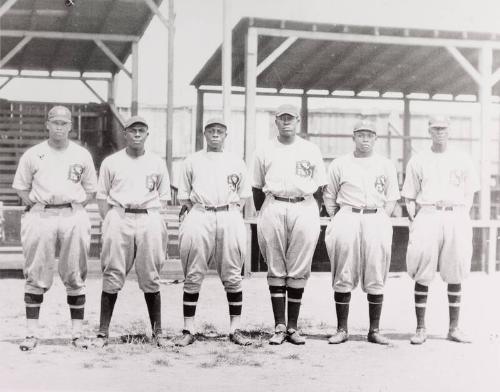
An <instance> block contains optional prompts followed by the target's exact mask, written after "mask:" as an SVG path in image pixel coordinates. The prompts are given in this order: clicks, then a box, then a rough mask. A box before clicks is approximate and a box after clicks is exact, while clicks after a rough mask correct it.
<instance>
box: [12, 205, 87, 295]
mask: <svg viewBox="0 0 500 392" xmlns="http://www.w3.org/2000/svg"><path fill="white" fill-rule="evenodd" d="M21 242H22V245H23V253H24V258H25V265H24V276H25V277H26V285H25V292H26V293H30V294H43V293H44V292H46V291H47V290H48V289H49V288H50V287H51V286H52V282H53V278H54V270H55V259H56V247H57V245H59V264H58V272H59V276H60V277H61V280H62V282H63V283H64V286H65V287H66V291H67V293H68V295H71V296H76V295H82V294H84V293H85V278H86V277H87V259H88V252H89V248H90V219H89V216H88V214H87V211H86V210H85V208H84V207H83V206H81V205H77V204H75V205H74V206H73V207H67V208H60V209H59V208H57V209H56V208H53V209H52V208H51V209H45V208H44V206H43V205H41V204H36V205H35V206H33V207H32V208H31V210H30V211H29V212H27V213H26V214H25V215H24V217H23V219H22V222H21Z"/></svg>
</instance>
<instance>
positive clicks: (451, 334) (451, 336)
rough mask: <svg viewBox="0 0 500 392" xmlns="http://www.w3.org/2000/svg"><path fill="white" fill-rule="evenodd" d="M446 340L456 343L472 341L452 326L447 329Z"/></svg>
mask: <svg viewBox="0 0 500 392" xmlns="http://www.w3.org/2000/svg"><path fill="white" fill-rule="evenodd" d="M447 339H448V340H451V341H452V342H457V343H472V342H471V340H470V339H469V338H468V337H467V335H465V334H464V333H463V332H462V331H461V330H460V329H458V328H452V329H450V330H449V331H448V336H447Z"/></svg>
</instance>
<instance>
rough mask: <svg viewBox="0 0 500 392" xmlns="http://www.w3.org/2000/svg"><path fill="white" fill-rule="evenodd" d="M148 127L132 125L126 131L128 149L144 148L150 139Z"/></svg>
mask: <svg viewBox="0 0 500 392" xmlns="http://www.w3.org/2000/svg"><path fill="white" fill-rule="evenodd" d="M148 135H149V133H148V127H147V126H146V125H144V124H132V125H131V126H130V127H128V128H127V129H125V141H126V143H127V147H130V148H133V149H136V150H140V149H143V148H144V143H145V142H146V139H147V138H148Z"/></svg>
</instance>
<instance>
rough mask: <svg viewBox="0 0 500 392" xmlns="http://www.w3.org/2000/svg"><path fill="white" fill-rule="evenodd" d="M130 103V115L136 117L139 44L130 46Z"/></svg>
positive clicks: (137, 110) (135, 43) (137, 108)
mask: <svg viewBox="0 0 500 392" xmlns="http://www.w3.org/2000/svg"><path fill="white" fill-rule="evenodd" d="M131 77H132V103H131V105H130V113H131V114H132V116H137V113H138V112H139V44H138V43H137V42H134V43H133V44H132V75H131Z"/></svg>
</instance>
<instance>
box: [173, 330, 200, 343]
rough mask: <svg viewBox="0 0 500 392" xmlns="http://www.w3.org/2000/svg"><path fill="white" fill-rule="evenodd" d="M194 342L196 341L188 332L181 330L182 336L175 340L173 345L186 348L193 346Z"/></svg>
mask: <svg viewBox="0 0 500 392" xmlns="http://www.w3.org/2000/svg"><path fill="white" fill-rule="evenodd" d="M195 340H196V339H195V337H194V335H193V334H192V333H191V332H190V331H188V330H187V329H183V330H182V336H179V337H178V338H176V339H175V341H174V344H175V345H176V346H177V347H186V346H189V345H190V344H193V343H194V341H195Z"/></svg>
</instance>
